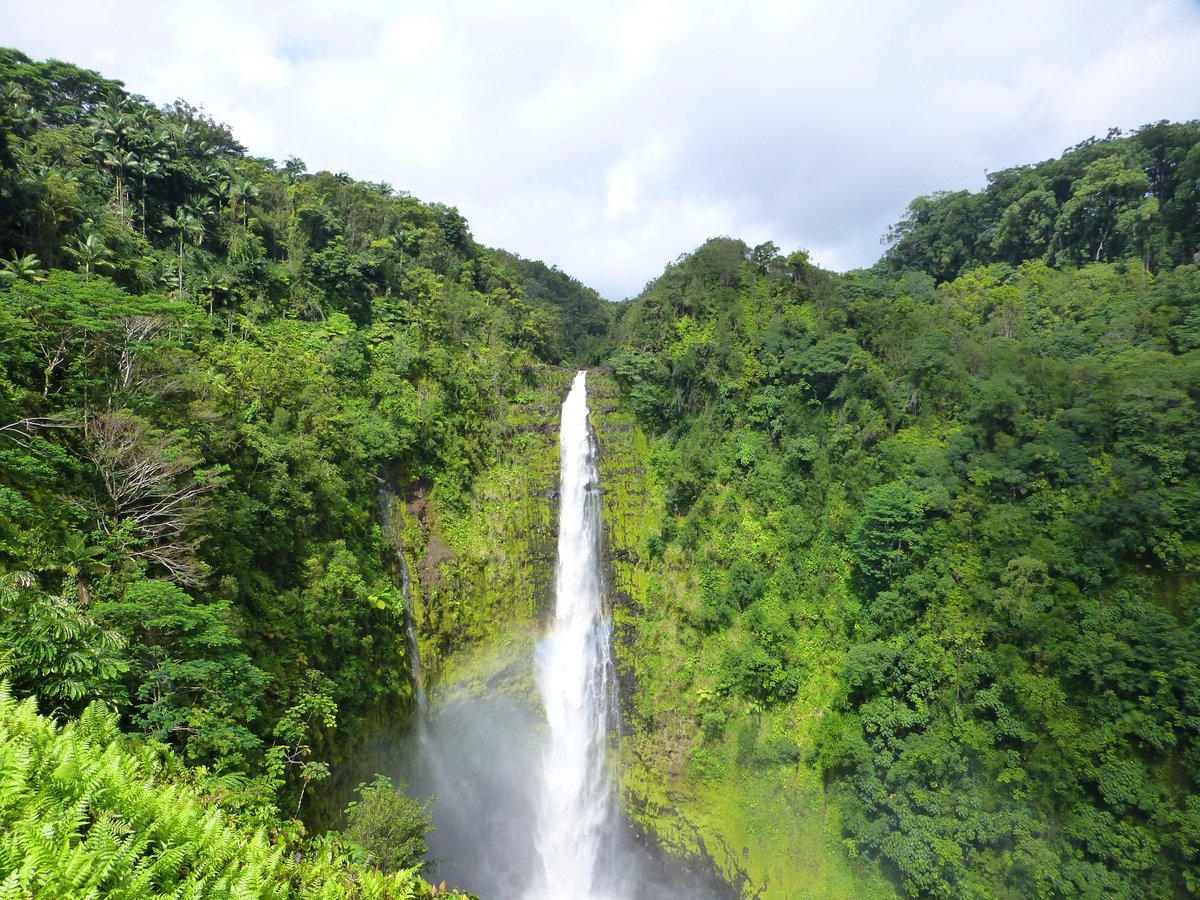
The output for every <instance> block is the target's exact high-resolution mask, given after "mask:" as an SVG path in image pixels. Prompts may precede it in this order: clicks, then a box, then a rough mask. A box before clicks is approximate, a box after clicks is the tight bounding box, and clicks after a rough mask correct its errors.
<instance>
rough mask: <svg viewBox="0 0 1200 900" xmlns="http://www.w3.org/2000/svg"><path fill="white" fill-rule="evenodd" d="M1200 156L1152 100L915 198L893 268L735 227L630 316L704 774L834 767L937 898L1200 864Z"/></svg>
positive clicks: (675, 690) (657, 716)
mask: <svg viewBox="0 0 1200 900" xmlns="http://www.w3.org/2000/svg"><path fill="white" fill-rule="evenodd" d="M1198 165H1200V123H1191V124H1189V125H1178V126H1167V125H1156V126H1151V127H1149V128H1146V129H1143V130H1141V131H1139V132H1137V133H1136V134H1134V135H1132V136H1130V137H1126V138H1118V137H1113V138H1110V139H1109V140H1105V141H1097V142H1088V143H1086V144H1084V145H1081V147H1080V148H1076V149H1075V150H1073V151H1070V152H1068V153H1067V154H1066V155H1065V156H1064V157H1063V159H1062V160H1059V161H1055V162H1053V163H1046V164H1042V165H1041V166H1036V167H1031V168H1029V169H1018V170H1012V171H1010V172H1005V173H999V174H997V175H995V176H992V178H991V186H990V187H989V189H988V191H986V192H984V193H983V194H981V195H967V194H961V195H957V194H956V195H940V196H937V197H934V198H925V199H922V200H918V201H916V202H915V203H914V204H913V207H912V208H911V209H910V214H909V218H908V219H907V220H906V221H905V222H904V223H902V225H901V226H898V227H897V228H896V229H895V230H894V232H893V240H894V243H893V244H892V246H891V248H890V249H889V250H888V252H887V254H886V255H885V258H884V260H883V262H882V263H881V264H880V265H879V266H878V267H876V268H875V269H873V270H869V271H857V272H850V273H848V274H845V275H840V276H835V275H832V274H830V273H827V272H823V271H820V270H818V269H817V268H815V267H814V266H812V265H811V264H810V262H809V260H808V259H807V257H806V256H805V254H803V253H793V254H791V255H788V256H784V255H782V254H780V253H779V252H778V251H777V249H776V248H775V247H774V245H771V244H766V245H762V246H758V247H755V248H749V247H747V246H746V245H745V244H742V243H741V242H739V241H735V240H730V239H726V238H721V239H715V240H711V241H709V242H708V243H706V244H705V245H704V246H703V247H701V248H699V249H698V250H696V251H695V252H694V253H692V254H691V255H690V256H688V257H687V258H685V259H683V260H681V261H680V262H678V263H677V264H675V265H672V266H669V267H668V268H667V270H666V271H665V273H664V274H663V275H662V276H661V277H660V278H659V279H658V280H657V281H655V282H654V283H653V284H652V285H651V286H650V287H649V288H648V289H647V290H646V291H645V293H644V294H643V295H642V296H641V297H639V298H637V299H636V300H635V301H633V302H632V303H630V304H629V305H628V306H627V307H624V308H622V309H621V310H620V311H619V319H618V322H617V325H616V330H617V337H616V344H617V346H618V347H619V348H620V349H619V352H618V353H617V354H616V355H615V356H614V358H613V364H614V366H615V374H616V377H617V378H618V380H619V381H620V382H621V384H622V386H623V389H624V391H625V394H626V396H627V397H628V399H629V402H631V403H632V404H633V406H634V407H635V408H636V410H637V413H638V415H639V417H640V419H641V421H642V422H643V423H644V425H645V426H646V427H647V428H648V429H650V430H652V431H653V432H655V433H657V434H659V435H662V437H661V439H660V440H659V441H658V443H657V444H656V448H655V451H654V453H655V456H654V463H655V468H656V472H657V473H658V476H659V478H660V479H661V481H662V484H663V490H664V494H665V497H664V504H665V509H664V515H663V517H662V521H661V525H660V527H659V528H658V529H657V530H656V533H654V534H652V535H651V536H650V538H649V541H648V543H647V550H648V552H649V553H650V554H651V555H652V556H660V557H665V558H666V559H667V563H666V564H663V565H662V567H661V571H662V572H663V573H664V575H663V577H664V578H667V579H670V578H671V577H674V578H675V579H676V580H677V581H678V580H681V579H683V580H687V579H693V578H694V580H692V581H687V584H688V585H689V589H688V590H684V591H677V592H676V593H675V594H674V595H672V594H671V593H670V591H669V590H668V591H664V588H663V587H662V584H661V583H660V584H659V586H658V587H657V588H656V589H655V590H656V591H658V593H659V600H658V602H663V603H666V605H667V608H666V609H665V610H662V611H660V612H658V613H650V614H649V615H650V616H651V617H652V618H654V617H657V618H662V619H670V618H674V619H676V620H678V621H682V622H685V623H686V625H685V626H684V627H682V628H679V629H677V630H675V631H667V632H664V634H669V637H660V638H658V639H654V638H647V639H646V640H644V641H643V644H642V646H641V647H639V653H641V654H642V659H643V662H642V663H641V664H640V672H639V674H640V676H641V678H642V680H643V681H644V682H646V683H651V684H653V685H654V688H653V690H652V691H651V692H650V693H651V694H652V699H649V700H644V701H643V704H642V711H643V727H646V728H649V729H650V730H653V729H654V728H656V727H658V728H662V729H663V730H664V731H665V730H666V729H667V727H668V725H667V723H669V722H670V714H671V713H672V712H673V711H677V710H678V709H679V708H680V707H681V706H682V707H683V708H684V709H685V710H686V712H687V713H688V714H689V715H690V717H691V719H692V726H691V728H690V731H689V732H688V738H687V739H688V741H689V744H688V746H689V748H690V749H689V754H690V757H689V758H690V773H691V777H692V778H693V779H694V780H699V781H704V780H709V781H713V782H715V783H722V782H723V780H725V779H726V777H727V776H728V775H729V771H730V770H733V769H738V768H746V767H759V768H766V769H770V768H772V767H776V768H778V767H783V768H790V767H794V766H796V765H797V764H799V765H811V766H814V767H815V768H816V769H817V771H818V772H819V773H820V774H821V776H822V778H823V781H824V785H825V787H826V789H827V791H828V794H829V796H830V797H832V798H833V799H834V800H835V801H836V802H838V803H839V804H840V805H841V808H842V812H843V814H842V826H841V827H842V833H843V835H844V837H845V841H846V846H847V847H848V848H849V849H850V851H851V853H852V854H856V855H862V856H866V857H870V858H875V859H878V860H880V861H881V862H882V863H883V865H884V868H885V871H886V872H888V873H890V874H891V875H892V876H893V877H894V879H895V880H896V881H897V882H898V884H899V885H900V886H901V888H902V890H903V891H904V892H905V893H907V894H909V895H911V896H937V897H981V898H982V897H1000V896H1011V897H1027V896H1088V897H1099V896H1105V897H1117V896H1119V897H1129V898H1135V897H1162V898H1168V897H1173V896H1180V895H1184V894H1194V893H1196V892H1198V891H1200V794H1198V793H1197V789H1198V787H1200V783H1198V781H1197V779H1198V774H1197V773H1200V640H1198V638H1200V634H1198V630H1197V613H1198V608H1200V587H1198V585H1197V574H1198V571H1200V524H1198V523H1200V417H1198V416H1197V404H1198V403H1200V269H1197V267H1196V266H1195V265H1193V264H1187V265H1178V266H1175V265H1174V263H1175V262H1177V261H1182V260H1187V261H1188V262H1189V263H1190V260H1191V257H1192V254H1193V253H1195V252H1196V250H1197V249H1200V245H1198V243H1197V240H1198V235H1197V231H1196V228H1197V226H1198V225H1200V216H1198V214H1197V210H1196V207H1195V202H1196V201H1195V198H1196V190H1197V186H1198V185H1200V181H1197V176H1198V175H1200V168H1197V166H1198ZM1101 169H1103V170H1104V171H1106V172H1107V171H1108V170H1109V169H1114V170H1117V169H1119V170H1120V171H1121V172H1124V173H1125V174H1124V175H1122V176H1121V179H1123V180H1124V181H1125V182H1127V185H1126V188H1124V189H1122V190H1123V191H1124V193H1121V192H1117V191H1115V189H1111V190H1110V188H1112V185H1111V184H1109V183H1108V182H1104V181H1102V179H1100V177H1099V175H1098V173H1099V172H1100V171H1101ZM1113 177H1116V176H1113ZM1014 183H1015V184H1016V186H1013V185H1014ZM998 185H1009V188H1008V189H1007V190H1008V193H1007V194H1003V193H1002V192H999V189H998V187H997V186H998ZM1045 185H1050V187H1052V188H1053V190H1047V189H1046V188H1045ZM1035 200H1036V202H1037V203H1041V204H1044V205H1045V207H1046V211H1045V215H1044V217H1043V218H1044V220H1045V222H1048V223H1049V225H1048V226H1047V228H1048V230H1047V231H1046V232H1045V240H1044V241H1043V240H1040V239H1039V240H1038V241H1030V242H1028V243H1026V244H1021V245H1020V246H1019V247H1016V246H1015V245H1014V247H1012V248H1009V249H1005V250H1004V251H1003V252H1001V251H1000V250H999V249H997V248H999V247H1001V245H1003V246H1005V247H1008V245H1007V244H1006V243H1005V241H1006V240H1007V238H1002V237H1001V236H1002V235H1004V234H1011V233H1012V229H1014V228H1016V227H1017V226H1018V224H1021V223H1024V225H1028V224H1029V223H1030V222H1032V221H1034V220H1033V219H1031V218H1030V217H1029V216H1028V215H1026V212H1022V210H1026V207H1030V206H1031V205H1033V204H1034V203H1035ZM964 206H965V207H969V208H971V209H973V210H975V212H974V213H972V215H973V216H974V218H966V219H964V218H961V217H959V216H958V214H957V213H954V212H952V210H957V209H959V208H960V207H964ZM1039 208H1040V207H1039ZM988 210H992V211H993V212H994V211H995V210H1000V211H1001V214H1000V217H999V220H997V219H996V217H995V216H992V218H990V219H989V218H988V216H989V215H991V213H989V212H988ZM1014 210H1015V212H1014ZM1085 220H1086V221H1087V222H1088V223H1090V224H1088V225H1087V227H1082V226H1080V227H1079V228H1078V229H1076V228H1075V225H1076V224H1078V223H1080V222H1083V221H1085ZM997 221H998V222H999V224H997ZM1038 221H1041V220H1038ZM1135 221H1136V222H1141V223H1143V225H1144V226H1145V228H1144V229H1143V230H1142V231H1137V230H1136V229H1134V230H1126V224H1128V223H1131V222H1135ZM1055 223H1057V225H1056V224H1055ZM1123 223H1124V224H1123ZM1024 225H1022V227H1024ZM1051 226H1053V227H1051ZM1110 226H1111V227H1110ZM1129 227H1130V228H1133V226H1132V225H1130V226H1129ZM1138 227H1139V228H1141V227H1142V226H1140V225H1139V226H1138ZM995 229H999V230H995ZM1005 229H1008V231H1005ZM989 233H992V234H993V235H994V236H992V237H990V238H989V237H988V235H989ZM1118 236H1120V240H1118V239H1117V238H1118ZM968 238H969V239H968ZM1101 242H1103V243H1104V245H1105V249H1103V250H1099V249H1098V248H1099V245H1100V243H1101ZM950 247H956V248H966V249H962V250H961V252H959V250H955V251H954V252H950V251H949V250H947V249H946V248H950ZM1048 248H1049V249H1048ZM1147 248H1149V249H1147ZM1051 251H1052V254H1051V255H1052V258H1051V259H1047V258H1046V254H1047V253H1050V252H1051ZM980 254H986V255H985V256H984V259H983V262H986V264H985V265H976V264H975V263H976V262H977V261H979V256H980ZM1097 256H1099V258H1100V259H1101V260H1105V259H1107V260H1109V261H1096V258H1097ZM1147 262H1149V264H1150V265H1149V267H1148V266H1147ZM910 266H916V267H918V268H917V269H916V270H913V269H910V268H909V267H910ZM672 573H673V574H672ZM664 593H665V595H666V596H665V598H664V597H663V594H664ZM652 599H653V598H652ZM677 645H678V646H677ZM823 685H828V688H827V689H826V688H825V687H823ZM667 697H670V698H672V699H671V700H669V701H668V700H666V699H665V698H667ZM680 698H684V699H683V700H681V699H680ZM663 746H664V747H666V746H667V738H666V737H665V736H664V738H663ZM662 752H663V754H664V757H665V755H666V750H663V751H662Z"/></svg>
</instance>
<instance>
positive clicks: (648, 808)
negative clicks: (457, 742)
mask: <svg viewBox="0 0 1200 900" xmlns="http://www.w3.org/2000/svg"><path fill="white" fill-rule="evenodd" d="M571 374H572V373H570V372H565V371H561V372H560V371H552V372H547V373H546V376H545V378H544V380H543V382H542V384H541V385H540V386H539V388H538V389H537V391H536V392H532V393H531V394H530V395H529V396H528V397H526V398H524V399H525V401H526V402H524V403H522V404H521V405H519V406H518V405H514V406H513V407H511V408H510V409H509V410H508V412H507V416H508V420H509V427H508V434H507V437H506V440H505V443H504V447H503V450H502V452H501V453H500V454H499V456H498V458H497V460H496V462H495V464H494V465H493V466H491V467H490V468H489V469H488V470H487V472H486V473H484V475H483V476H482V477H480V478H479V479H477V480H476V482H475V484H474V486H473V488H472V490H471V492H470V494H469V495H468V496H467V497H465V498H454V497H449V496H446V495H445V494H444V493H442V492H439V490H438V488H437V487H426V486H421V487H418V488H417V489H416V490H413V491H411V492H410V493H409V495H408V496H407V498H405V502H403V503H397V504H396V507H395V508H396V510H397V514H398V515H397V518H398V519H400V520H402V521H403V534H402V539H403V542H404V547H405V552H406V554H407V555H406V559H407V562H408V568H409V571H410V572H411V573H413V578H412V586H411V591H412V596H413V608H414V613H415V618H416V624H417V632H418V636H419V643H420V650H421V656H422V662H423V664H424V667H425V672H426V675H427V677H428V680H429V682H431V683H432V685H433V687H432V692H433V694H434V695H435V696H436V695H437V694H438V693H439V692H444V693H456V692H462V691H465V692H470V693H478V692H483V691H485V690H486V691H489V692H490V691H497V690H499V691H505V692H508V693H510V694H512V695H514V696H516V697H517V698H518V699H519V700H521V701H522V702H528V703H529V704H531V705H535V706H536V704H537V702H538V701H537V695H536V689H535V688H534V685H533V678H532V675H533V672H532V656H533V648H534V645H535V643H536V641H537V639H538V637H539V636H540V635H541V633H542V626H543V625H544V624H545V619H546V617H547V616H548V615H549V613H550V610H551V607H552V603H553V596H552V591H553V584H554V565H555V550H556V535H557V522H556V519H557V486H558V418H559V407H560V404H561V402H562V398H563V396H564V395H565V392H566V389H567V385H568V382H569V380H570V377H571ZM588 393H589V403H590V406H591V418H592V424H593V426H594V428H595V430H596V436H597V440H598V443H599V448H600V454H599V466H600V487H601V491H602V503H603V516H604V540H605V547H604V551H605V558H606V573H605V575H606V585H605V587H606V598H607V600H608V602H609V604H610V606H611V613H612V618H613V641H614V650H615V657H616V664H617V671H618V678H619V694H620V702H621V715H620V717H619V723H618V727H619V730H620V734H619V736H617V742H616V746H617V748H618V752H617V760H618V763H617V770H618V772H619V779H620V785H619V786H620V790H621V793H622V798H623V802H624V804H625V807H626V809H627V811H628V814H629V816H630V818H631V819H632V821H633V822H634V823H635V825H636V826H637V827H638V828H639V829H641V830H642V831H643V833H644V834H645V835H646V837H647V839H648V840H649V841H651V842H653V843H655V844H657V845H659V846H660V847H661V848H662V849H663V850H664V851H666V852H667V853H668V854H670V855H672V856H676V857H680V858H683V859H690V860H692V861H693V862H695V863H696V864H697V865H698V866H699V867H701V868H703V869H710V868H711V869H713V870H715V871H716V872H717V873H719V874H720V876H721V877H722V878H723V879H724V880H726V881H727V882H729V883H730V884H733V885H736V886H737V887H738V889H739V890H740V892H741V893H742V895H743V896H747V897H751V896H758V897H795V896H803V895H804V893H805V891H808V892H813V891H815V892H818V893H820V894H821V895H823V896H833V897H839V896H843V897H851V896H884V895H886V893H887V892H886V890H880V889H879V887H880V886H879V885H878V883H877V882H873V881H872V879H870V878H867V879H865V880H864V879H863V878H862V877H861V875H862V873H856V872H854V871H852V869H851V866H850V864H849V863H847V862H846V860H845V857H844V856H843V855H842V854H841V853H840V849H839V847H840V845H839V844H838V841H837V832H836V827H837V821H836V820H837V811H836V807H835V806H833V805H832V804H830V805H827V804H826V803H825V798H824V793H823V789H822V786H821V784H820V782H819V780H818V779H816V777H815V775H814V774H813V771H812V769H811V767H808V766H806V765H804V764H800V765H798V766H796V767H795V769H794V770H793V771H790V772H785V773H784V774H783V775H780V773H779V772H776V771H773V770H772V771H770V772H760V771H756V770H754V768H753V767H752V766H740V765H738V764H736V763H735V761H734V760H733V759H732V758H729V759H726V758H725V756H727V755H728V754H724V753H723V751H719V750H717V749H716V748H711V747H709V746H708V745H707V744H705V742H704V740H703V738H702V736H701V734H700V726H699V718H700V715H701V713H702V709H703V708H704V703H705V699H706V698H705V690H704V687H703V685H702V684H700V683H698V682H696V681H695V680H694V679H693V676H692V670H693V668H695V667H696V666H697V661H696V660H695V659H692V658H691V657H690V656H689V655H688V651H687V649H686V646H687V642H686V641H685V640H684V638H685V634H684V632H685V630H686V628H687V626H686V621H687V616H688V612H687V611H688V610H689V609H690V608H691V606H693V605H694V602H693V601H694V598H695V597H697V596H698V595H699V586H698V584H697V582H696V576H695V571H694V565H693V561H692V560H690V559H689V558H686V557H685V556H683V555H682V553H681V551H680V550H679V549H678V547H676V546H672V547H669V548H668V549H667V551H666V552H665V553H661V552H659V548H660V544H659V542H658V541H657V540H656V538H657V536H658V534H659V533H660V531H661V528H662V523H663V516H664V505H665V501H664V489H663V486H662V484H661V483H660V482H659V481H658V479H657V478H656V476H655V474H654V466H653V464H652V460H653V458H654V453H655V444H654V442H653V441H652V440H651V439H650V438H649V437H648V436H647V435H646V434H645V433H644V432H643V431H642V430H641V429H640V428H639V427H638V426H637V425H636V423H635V420H634V417H633V415H632V414H631V413H630V412H629V411H627V410H626V409H624V408H623V407H622V406H621V404H620V403H619V402H618V391H617V386H616V384H615V382H614V381H613V380H612V379H611V377H609V376H607V375H604V374H600V373H592V374H591V375H589V378H588ZM735 724H736V727H738V728H745V727H750V726H754V727H755V728H758V727H762V728H765V727H766V725H763V724H761V723H758V722H747V723H735ZM731 727H733V726H731Z"/></svg>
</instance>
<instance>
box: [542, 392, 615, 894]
mask: <svg viewBox="0 0 1200 900" xmlns="http://www.w3.org/2000/svg"><path fill="white" fill-rule="evenodd" d="M559 441H560V451H561V456H560V467H561V473H562V474H561V484H560V494H559V525H558V566H557V571H556V573H555V620H554V627H553V628H552V629H551V631H550V633H549V634H548V635H547V636H546V637H545V638H544V639H543V641H542V643H541V644H540V645H539V647H538V649H537V654H536V660H535V661H536V665H537V684H538V690H539V692H540V693H541V696H542V703H543V704H544V706H545V708H546V723H547V725H548V726H549V728H548V734H547V739H546V745H545V748H544V751H543V758H542V786H541V796H540V798H539V808H538V822H537V828H536V850H537V855H538V857H539V858H540V862H541V871H540V873H539V875H538V877H536V878H535V880H534V889H533V891H532V892H531V893H530V894H529V895H528V896H529V897H530V900H543V898H544V900H550V898H561V900H587V898H593V897H595V896H597V895H596V884H597V881H598V875H600V874H601V873H599V872H598V871H597V869H598V863H599V860H600V857H601V852H602V846H603V845H604V843H605V842H606V840H607V839H608V838H609V835H610V833H611V817H610V790H609V784H608V777H607V770H606V768H605V744H606V742H607V738H608V714H609V706H610V704H609V694H610V691H609V681H610V678H611V671H612V661H611V659H610V658H609V640H608V637H609V635H608V624H607V622H606V621H605V619H604V615H603V609H602V604H601V581H600V553H599V549H600V495H599V489H598V482H599V476H598V473H597V470H596V443H595V439H594V437H593V435H592V431H591V426H590V423H589V422H588V405H587V386H586V383H585V375H584V373H583V372H580V373H579V374H578V375H576V376H575V381H574V382H573V384H572V385H571V391H570V393H569V394H568V395H567V399H566V402H565V403H564V404H563V408H562V426H561V433H560V438H559Z"/></svg>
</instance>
